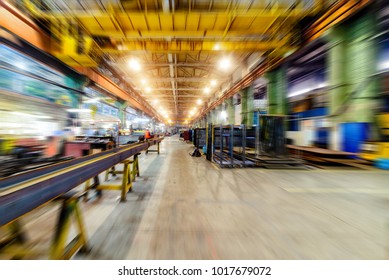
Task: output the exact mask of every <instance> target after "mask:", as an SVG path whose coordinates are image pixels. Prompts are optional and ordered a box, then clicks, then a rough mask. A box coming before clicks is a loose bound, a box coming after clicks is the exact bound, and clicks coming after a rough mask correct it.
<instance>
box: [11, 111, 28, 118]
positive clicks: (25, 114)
mask: <svg viewBox="0 0 389 280" xmlns="http://www.w3.org/2000/svg"><path fill="white" fill-rule="evenodd" d="M11 113H12V114H14V115H17V116H22V117H32V115H30V114H27V113H22V112H11Z"/></svg>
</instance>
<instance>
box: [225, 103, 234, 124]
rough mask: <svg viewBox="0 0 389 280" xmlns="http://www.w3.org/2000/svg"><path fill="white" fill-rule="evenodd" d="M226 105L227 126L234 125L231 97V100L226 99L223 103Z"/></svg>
mask: <svg viewBox="0 0 389 280" xmlns="http://www.w3.org/2000/svg"><path fill="white" fill-rule="evenodd" d="M225 103H226V105H227V109H226V111H227V120H228V121H227V123H229V124H235V107H234V99H233V98H232V97H231V98H228V99H227V100H226V101H225Z"/></svg>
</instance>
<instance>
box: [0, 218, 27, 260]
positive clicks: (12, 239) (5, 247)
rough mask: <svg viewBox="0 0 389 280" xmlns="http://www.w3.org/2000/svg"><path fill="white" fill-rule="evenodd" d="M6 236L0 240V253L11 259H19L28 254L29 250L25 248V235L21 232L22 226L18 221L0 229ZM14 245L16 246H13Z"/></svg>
mask: <svg viewBox="0 0 389 280" xmlns="http://www.w3.org/2000/svg"><path fill="white" fill-rule="evenodd" d="M0 229H2V230H3V229H4V230H5V231H6V232H7V233H8V234H6V235H5V236H4V237H3V238H0V253H1V254H5V255H9V256H10V257H11V258H12V259H21V258H22V257H23V256H25V255H27V254H29V253H30V250H29V248H27V247H25V241H26V239H27V238H26V235H25V233H24V232H23V231H22V226H21V225H20V223H19V221H18V220H15V221H13V222H11V223H10V224H8V225H5V226H3V227H1V228H0ZM14 245H16V246H14Z"/></svg>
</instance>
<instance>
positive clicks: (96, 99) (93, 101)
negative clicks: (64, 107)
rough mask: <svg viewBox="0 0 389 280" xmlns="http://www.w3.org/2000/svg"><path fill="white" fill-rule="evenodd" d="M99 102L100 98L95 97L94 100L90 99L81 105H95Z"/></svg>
mask: <svg viewBox="0 0 389 280" xmlns="http://www.w3.org/2000/svg"><path fill="white" fill-rule="evenodd" d="M99 100H100V98H99V97H96V98H91V99H88V100H85V101H84V102H83V103H97V102H98V101H99Z"/></svg>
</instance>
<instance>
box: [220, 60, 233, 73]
mask: <svg viewBox="0 0 389 280" xmlns="http://www.w3.org/2000/svg"><path fill="white" fill-rule="evenodd" d="M230 67H231V61H230V59H229V58H227V57H225V58H223V59H222V60H220V62H219V69H221V70H223V71H227V70H228V69H229V68H230Z"/></svg>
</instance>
